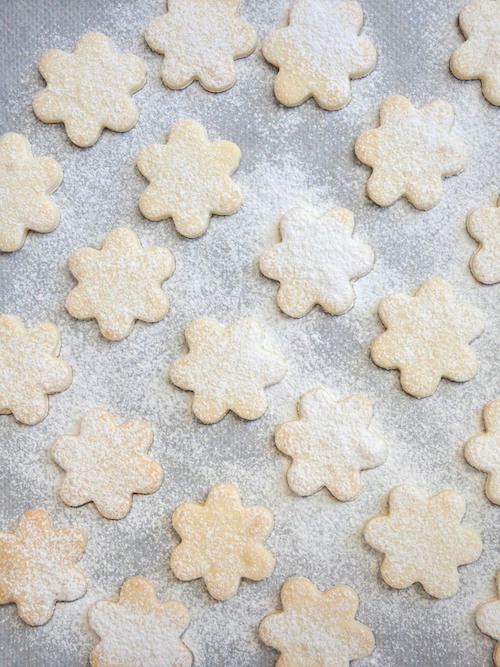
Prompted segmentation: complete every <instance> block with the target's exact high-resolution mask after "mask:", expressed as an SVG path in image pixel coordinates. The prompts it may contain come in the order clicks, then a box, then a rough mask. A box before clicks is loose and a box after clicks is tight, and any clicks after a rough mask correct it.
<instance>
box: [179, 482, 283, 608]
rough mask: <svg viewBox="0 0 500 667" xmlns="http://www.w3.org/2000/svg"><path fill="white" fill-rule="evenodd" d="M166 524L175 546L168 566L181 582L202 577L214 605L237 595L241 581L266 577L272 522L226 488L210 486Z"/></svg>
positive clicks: (231, 488)
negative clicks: (177, 537) (171, 529)
mask: <svg viewBox="0 0 500 667" xmlns="http://www.w3.org/2000/svg"><path fill="white" fill-rule="evenodd" d="M172 524H173V527H174V529H175V530H176V532H177V533H178V534H179V535H180V537H181V543H180V544H179V545H178V546H176V547H175V549H174V550H173V551H172V555H171V558H170V566H171V568H172V572H173V573H174V575H175V576H176V577H177V578H178V579H181V580H182V581H191V580H192V579H198V578H200V577H201V578H203V580H204V581H205V584H206V587H207V589H208V592H209V593H210V595H211V596H212V597H214V598H215V599H216V600H227V599H228V598H230V597H232V596H233V595H235V594H236V592H237V591H238V588H239V585H240V582H241V579H242V578H243V577H245V578H246V579H251V580H253V581H261V580H262V579H265V578H266V577H269V575H270V574H271V573H272V571H273V569H274V557H273V555H272V554H271V552H270V551H268V550H267V549H266V548H265V547H264V544H263V542H264V540H265V539H266V538H267V536H268V535H269V533H270V532H271V531H272V529H273V526H274V518H273V515H272V513H271V511H270V510H269V509H268V508H267V507H264V506H262V505H247V506H245V505H243V504H242V502H241V499H240V494H239V492H238V489H237V488H236V487H235V486H233V485H232V484H216V485H215V486H214V487H212V488H211V489H210V492H209V494H208V496H207V498H206V500H205V502H204V503H183V504H182V505H179V507H177V508H176V509H175V510H174V513H173V515H172Z"/></svg>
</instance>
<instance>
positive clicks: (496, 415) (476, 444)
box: [464, 398, 500, 505]
mask: <svg viewBox="0 0 500 667" xmlns="http://www.w3.org/2000/svg"><path fill="white" fill-rule="evenodd" d="M483 419H484V426H485V431H484V433H481V434H480V435H476V436H474V437H473V438H471V439H470V440H468V441H467V443H466V445H465V449H464V455H465V458H466V460H467V462H468V463H470V465H471V466H473V467H474V468H477V469H478V470H482V471H483V472H486V473H488V478H487V480H486V485H485V489H484V490H485V493H486V495H487V496H488V498H489V499H490V500H491V502H492V503H495V504H496V505H500V398H497V399H496V400H494V401H491V402H490V403H488V404H487V405H485V407H484V410H483Z"/></svg>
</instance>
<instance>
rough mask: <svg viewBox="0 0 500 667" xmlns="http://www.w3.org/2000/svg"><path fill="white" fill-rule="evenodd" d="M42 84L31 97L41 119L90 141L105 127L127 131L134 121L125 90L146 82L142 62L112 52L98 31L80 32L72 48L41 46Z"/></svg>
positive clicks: (80, 143) (77, 141)
mask: <svg viewBox="0 0 500 667" xmlns="http://www.w3.org/2000/svg"><path fill="white" fill-rule="evenodd" d="M38 69H39V70H40V74H41V75H42V76H43V78H44V79H45V81H46V82H47V87H46V88H45V89H44V90H42V91H40V92H39V93H37V94H36V95H35V98H34V99H33V110H34V112H35V114H36V115H37V116H38V118H39V119H40V120H43V122H44V123H64V126H65V128H66V132H67V134H68V137H69V138H70V139H71V141H72V142H73V143H74V144H76V145H77V146H82V147H85V146H92V144H95V142H96V141H97V140H98V139H99V137H100V135H101V132H102V131H103V129H104V128H105V127H107V128H109V129H110V130H113V131H114V132H127V130H130V129H132V128H133V127H134V125H135V124H136V122H137V117H138V112H137V107H136V105H135V103H134V102H133V101H132V98H131V95H132V93H135V92H136V91H138V90H140V89H141V88H142V87H143V85H144V83H145V82H146V66H145V65H144V63H143V62H142V60H140V58H138V57H137V56H134V55H132V54H130V53H127V54H117V53H116V52H115V50H114V47H113V43H112V42H111V40H110V39H108V38H107V37H106V35H103V34H101V33H100V32H90V33H88V34H87V35H84V36H83V37H81V38H80V39H79V40H78V42H77V44H76V47H75V50H74V52H73V53H66V52H65V51H59V50H58V49H50V50H49V51H45V53H43V54H42V55H41V57H40V60H39V61H38Z"/></svg>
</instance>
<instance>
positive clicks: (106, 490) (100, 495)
mask: <svg viewBox="0 0 500 667" xmlns="http://www.w3.org/2000/svg"><path fill="white" fill-rule="evenodd" d="M152 442H153V429H152V428H151V426H150V425H149V424H147V423H146V422H143V421H139V420H138V419H132V420H130V421H127V422H124V423H123V424H118V423H117V422H116V420H115V418H114V417H113V415H112V414H111V412H109V411H108V410H103V409H101V408H95V409H94V410H90V412H87V414H86V415H84V417H82V419H81V421H80V427H79V430H78V432H77V433H75V434H72V435H63V436H60V437H59V438H57V440H56V441H55V442H54V444H53V445H52V449H51V455H52V458H53V459H54V461H55V462H56V463H57V464H58V465H59V466H61V468H63V470H65V471H66V475H65V477H64V480H63V482H62V484H61V487H60V489H59V494H60V496H61V499H62V500H63V502H65V503H66V504H67V505H71V506H72V507H79V506H80V505H84V504H85V503H89V502H93V503H94V504H95V506H96V507H97V509H98V510H99V512H100V513H101V514H102V515H103V516H104V517H106V518H107V519H121V518H123V517H124V516H125V515H126V514H127V513H128V511H129V510H130V507H131V504H132V494H134V493H152V492H153V491H156V489H157V488H158V487H159V486H160V484H161V482H162V479H163V469H162V467H161V465H160V464H159V463H157V462H156V461H153V460H152V459H150V458H149V457H148V456H146V452H147V450H148V449H149V447H150V446H151V443H152Z"/></svg>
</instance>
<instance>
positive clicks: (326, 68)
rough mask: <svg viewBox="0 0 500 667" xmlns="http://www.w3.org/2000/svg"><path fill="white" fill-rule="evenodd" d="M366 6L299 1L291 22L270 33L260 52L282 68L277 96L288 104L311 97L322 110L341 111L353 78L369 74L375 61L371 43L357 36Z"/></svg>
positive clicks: (328, 1) (277, 84)
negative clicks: (362, 7) (363, 7)
mask: <svg viewBox="0 0 500 667" xmlns="http://www.w3.org/2000/svg"><path fill="white" fill-rule="evenodd" d="M362 26H363V10H362V9H361V6H360V5H359V4H358V3H357V2H352V1H348V2H342V3H332V2H331V0H295V2H294V3H293V5H292V7H291V9H290V17H289V25H288V26H287V27H286V28H280V29H278V30H274V31H273V32H271V33H270V34H269V35H268V36H267V37H266V39H265V40H264V43H263V44H262V54H263V56H264V58H265V59H266V60H267V61H269V62H270V63H271V64H272V65H275V66H276V67H278V68H279V72H278V76H277V77H276V80H275V82H274V92H275V94H276V97H277V98H278V100H279V101H280V102H281V103H282V104H284V105H285V106H288V107H293V106H296V105H297V104H301V103H302V102H304V101H305V100H306V99H308V98H309V97H311V96H312V97H314V99H315V100H316V102H317V103H318V104H319V105H320V106H322V107H323V108H324V109H328V110H331V109H340V108H342V107H343V106H345V105H346V104H347V103H348V102H349V101H350V99H351V84H350V79H357V78H359V77H362V76H365V75H366V74H369V73H370V72H371V71H372V70H373V68H374V67H375V63H376V62H377V53H376V51H375V47H374V46H373V44H372V43H371V42H370V41H369V40H368V39H366V38H364V37H359V36H358V33H359V32H360V30H361V28H362Z"/></svg>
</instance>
